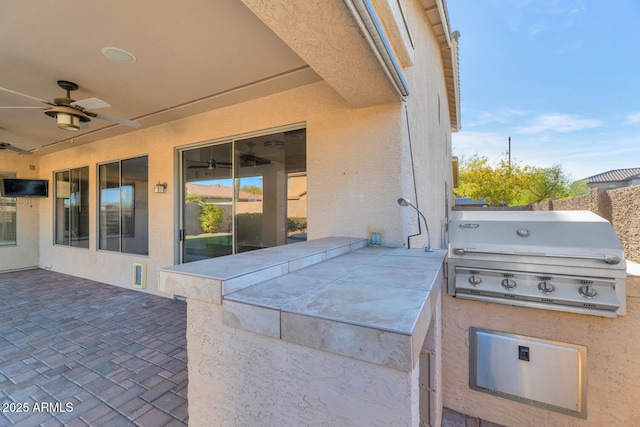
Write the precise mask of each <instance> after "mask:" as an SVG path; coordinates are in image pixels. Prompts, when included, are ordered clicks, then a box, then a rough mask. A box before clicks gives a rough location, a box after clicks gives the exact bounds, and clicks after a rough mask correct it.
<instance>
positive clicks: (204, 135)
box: [38, 83, 444, 293]
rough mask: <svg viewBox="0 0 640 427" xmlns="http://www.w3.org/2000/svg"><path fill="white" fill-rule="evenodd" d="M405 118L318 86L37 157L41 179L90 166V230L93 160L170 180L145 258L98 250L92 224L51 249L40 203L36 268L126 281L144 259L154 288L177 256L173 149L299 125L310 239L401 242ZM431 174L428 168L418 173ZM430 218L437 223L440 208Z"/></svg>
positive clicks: (157, 203) (47, 210) (153, 216)
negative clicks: (85, 236) (83, 239)
mask: <svg viewBox="0 0 640 427" xmlns="http://www.w3.org/2000/svg"><path fill="white" fill-rule="evenodd" d="M402 119H403V109H402V105H401V104H389V105H383V106H378V107H371V108H366V109H353V108H351V107H350V106H348V105H347V104H346V103H345V102H344V101H343V100H342V98H340V97H339V96H338V95H337V94H336V93H335V92H334V91H333V90H332V89H331V88H330V87H329V86H328V85H327V84H325V83H316V84H313V85H309V86H305V87H302V88H299V89H295V90H291V91H287V92H283V93H280V94H277V95H273V96H270V97H266V98H261V99H257V100H254V101H250V102H247V103H242V104H238V105H234V106H231V107H228V108H224V109H219V110H215V111H211V112H209V113H205V114H202V115H198V116H194V117H190V118H187V119H183V120H180V121H175V122H170V123H167V124H164V125H160V126H156V127H154V128H150V129H142V130H140V131H136V132H131V133H128V134H126V135H123V136H119V137H115V138H110V139H108V140H104V141H99V142H96V143H93V144H88V145H83V146H79V147H77V148H73V149H69V150H65V151H63V152H59V153H54V154H50V155H47V156H44V157H42V158H41V160H40V163H41V166H40V171H39V173H38V175H39V176H40V177H44V178H48V179H51V178H52V176H53V173H54V172H55V171H57V170H60V169H65V168H74V167H79V166H86V165H88V166H89V176H90V185H91V190H90V197H91V203H90V206H91V210H92V212H91V214H90V218H91V223H90V229H91V230H96V228H97V220H96V218H97V211H96V209H97V207H96V200H97V199H96V177H97V171H96V163H100V162H106V161H111V160H116V159H121V158H127V157H133V156H139V155H145V154H147V155H149V181H150V183H151V184H153V183H156V182H158V181H167V182H168V183H169V186H168V190H167V192H166V193H164V194H154V193H151V194H150V199H149V211H150V214H149V222H150V226H149V227H150V230H149V248H150V253H149V256H148V257H140V256H134V255H125V254H117V253H111V252H106V251H97V250H96V246H97V243H96V233H95V231H94V232H92V233H91V236H90V249H88V250H87V249H77V248H66V247H60V246H54V245H53V244H52V233H53V230H52V217H53V205H52V203H51V199H46V200H43V201H42V203H41V204H40V256H41V259H40V265H41V266H43V267H46V268H51V269H53V270H55V271H61V272H65V273H70V274H76V275H79V276H82V277H88V278H91V279H94V280H100V281H104V282H107V283H112V284H117V285H121V286H129V285H130V283H131V272H132V264H133V263H134V262H144V263H146V264H147V266H148V284H147V286H148V287H147V291H149V292H154V293H155V292H157V288H156V286H157V285H156V283H157V274H156V270H157V268H159V267H162V266H167V265H172V264H174V261H175V259H176V258H175V255H176V254H175V250H174V248H175V244H174V230H175V229H176V228H177V225H176V221H177V213H176V208H175V206H176V205H177V203H178V200H177V195H176V185H177V183H178V180H177V176H175V173H174V172H172V170H173V169H174V168H173V165H174V161H175V155H176V152H175V149H176V147H180V146H185V145H189V144H194V143H197V142H202V141H209V140H217V139H220V138H225V137H229V136H233V135H239V134H243V133H246V132H253V131H256V130H261V129H268V128H272V127H275V126H280V125H285V124H291V123H303V122H306V126H307V176H308V210H309V230H308V232H309V238H318V237H324V236H330V235H340V236H348V237H352V236H353V237H366V236H367V230H368V229H369V228H371V227H374V228H377V229H383V230H384V233H385V238H386V241H385V242H384V243H385V244H388V245H392V246H401V245H402V244H403V241H404V237H403V236H404V234H403V232H404V231H403V229H402V215H403V213H404V212H403V211H402V209H401V208H400V207H399V206H397V204H396V203H395V200H396V198H397V197H400V193H402V192H403V191H402V185H403V184H404V183H405V182H406V181H407V180H408V179H404V180H403V177H402V174H403V173H404V174H407V173H409V171H408V170H407V167H406V165H404V166H403V165H402V162H401V155H404V152H403V151H402V150H403V149H401V147H400V146H401V145H402V144H403V142H404V140H403V137H402V136H401V135H403V133H404V130H403V123H402ZM416 120H417V119H416ZM422 141H424V138H422ZM434 143H435V142H434ZM414 144H416V145H418V143H417V142H415V141H414ZM434 173H435V171H430V174H429V175H424V178H427V179H428V176H430V175H431V174H434ZM424 178H423V179H424ZM442 179H443V180H444V178H442ZM420 188H421V190H422V191H423V195H424V196H423V198H422V200H424V201H425V204H427V203H426V202H427V200H428V199H427V198H428V197H431V196H432V195H431V194H428V193H426V192H425V189H426V188H427V185H426V183H425V184H424V185H421V186H420ZM441 192H442V191H441V190H440V191H439V192H438V193H441ZM439 211H440V214H441V209H440V210H439ZM431 218H432V220H434V221H436V223H437V221H438V220H437V219H436V218H438V216H437V214H435V213H434V215H433V216H432V217H431Z"/></svg>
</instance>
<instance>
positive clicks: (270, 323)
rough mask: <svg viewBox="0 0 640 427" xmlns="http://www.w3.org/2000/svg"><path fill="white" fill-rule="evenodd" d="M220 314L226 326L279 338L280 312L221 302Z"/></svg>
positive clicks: (239, 303) (225, 301)
mask: <svg viewBox="0 0 640 427" xmlns="http://www.w3.org/2000/svg"><path fill="white" fill-rule="evenodd" d="M222 313H223V315H222V319H223V322H224V324H225V325H227V326H230V327H233V328H238V329H243V330H245V331H249V332H255V333H257V334H261V335H266V336H268V337H272V338H278V339H279V338H280V310H276V309H272V308H266V307H259V306H255V305H251V304H246V303H241V302H235V301H229V300H223V301H222Z"/></svg>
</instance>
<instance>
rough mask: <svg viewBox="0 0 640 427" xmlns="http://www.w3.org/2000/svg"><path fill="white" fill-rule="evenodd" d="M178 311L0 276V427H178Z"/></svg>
mask: <svg viewBox="0 0 640 427" xmlns="http://www.w3.org/2000/svg"><path fill="white" fill-rule="evenodd" d="M186 317H187V315H186V303H185V302H182V301H174V300H171V299H167V298H162V297H158V296H153V295H149V294H145V293H142V292H138V291H134V290H129V289H124V288H119V287H117V286H110V285H105V284H103V283H98V282H93V281H91V280H87V279H82V278H78V277H74V276H69V275H65V274H60V273H54V272H51V271H47V270H27V271H18V272H9V273H2V274H0V405H1V407H0V426H8V425H16V426H29V427H33V426H47V427H48V426H60V425H65V426H86V425H92V426H117V427H120V426H128V425H137V426H153V427H160V426H184V425H187V423H188V414H187V350H186V337H185V329H186Z"/></svg>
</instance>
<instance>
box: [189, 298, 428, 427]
mask: <svg viewBox="0 0 640 427" xmlns="http://www.w3.org/2000/svg"><path fill="white" fill-rule="evenodd" d="M187 318H188V326H187V342H188V343H189V396H190V397H191V396H200V397H202V398H196V399H191V398H190V399H189V422H190V424H193V425H198V426H209V425H221V426H227V425H228V426H235V425H262V426H267V425H269V426H276V425H277V426H299V425H304V422H303V420H306V421H307V423H308V424H309V425H311V424H313V425H331V426H337V425H362V426H364V425H367V426H380V427H383V426H384V427H386V426H392V425H394V426H417V425H418V424H419V412H418V394H419V390H418V387H417V386H416V385H417V383H418V374H419V370H418V369H414V370H413V371H411V372H405V371H400V370H396V369H391V368H388V367H384V366H381V365H377V364H373V363H367V362H362V361H358V360H355V359H351V358H348V357H344V356H340V355H337V354H332V353H328V352H324V351H318V350H315V349H311V348H307V347H303V346H300V345H296V344H292V343H288V342H285V341H282V340H278V339H274V338H271V337H267V336H263V335H259V334H255V333H251V332H247V331H244V330H240V329H235V328H231V327H228V326H226V325H224V323H223V315H222V306H221V305H217V304H210V303H204V302H201V301H198V300H196V299H189V301H188V313H187Z"/></svg>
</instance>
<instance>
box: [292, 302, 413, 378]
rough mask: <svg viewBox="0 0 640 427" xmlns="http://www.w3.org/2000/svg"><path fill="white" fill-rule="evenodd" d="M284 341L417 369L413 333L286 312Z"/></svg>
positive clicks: (400, 367)
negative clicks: (412, 343) (414, 365)
mask: <svg viewBox="0 0 640 427" xmlns="http://www.w3.org/2000/svg"><path fill="white" fill-rule="evenodd" d="M280 319H281V326H280V334H281V339H282V340H283V341H287V342H290V343H294V344H298V345H302V346H305V347H310V348H315V349H317V350H323V351H327V352H330V353H335V354H340V355H343V356H347V357H351V358H354V359H358V360H363V361H367V362H371V363H375V364H378V365H383V366H388V367H390V368H394V369H399V370H402V371H411V369H413V364H412V360H411V358H412V355H411V336H410V335H405V334H399V333H395V332H389V331H383V330H380V329H374V328H368V327H365V326H358V325H353V324H348V323H342V322H337V321H333V320H326V319H320V318H317V317H310V316H304V315H300V314H295V313H288V312H282V313H281V316H280Z"/></svg>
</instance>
